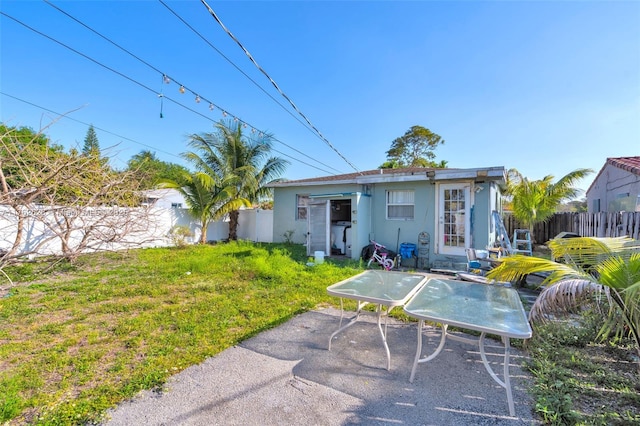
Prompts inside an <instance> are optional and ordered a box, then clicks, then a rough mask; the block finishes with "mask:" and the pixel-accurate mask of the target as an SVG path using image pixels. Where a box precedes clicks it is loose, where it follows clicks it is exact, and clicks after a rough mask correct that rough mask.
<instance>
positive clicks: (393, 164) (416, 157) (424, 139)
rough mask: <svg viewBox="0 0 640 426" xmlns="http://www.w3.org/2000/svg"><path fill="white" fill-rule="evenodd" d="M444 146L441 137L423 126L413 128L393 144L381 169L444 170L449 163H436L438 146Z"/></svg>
mask: <svg viewBox="0 0 640 426" xmlns="http://www.w3.org/2000/svg"><path fill="white" fill-rule="evenodd" d="M442 144H444V140H443V139H442V137H440V135H437V134H435V133H433V132H432V131H431V130H429V129H427V128H425V127H422V126H412V127H411V128H410V129H409V130H407V131H406V132H405V134H404V135H402V136H401V137H399V138H396V139H394V140H393V142H391V148H390V149H389V150H388V151H387V161H386V162H384V163H383V164H382V165H381V166H380V168H392V169H395V168H402V167H435V168H444V167H446V164H447V162H446V161H441V162H439V163H438V162H436V161H435V158H436V155H435V153H434V151H435V149H436V148H437V147H438V145H442Z"/></svg>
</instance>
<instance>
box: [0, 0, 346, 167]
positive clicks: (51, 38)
mask: <svg viewBox="0 0 640 426" xmlns="http://www.w3.org/2000/svg"><path fill="white" fill-rule="evenodd" d="M160 2H162V0H160ZM47 4H48V5H50V6H52V7H54V8H55V9H57V10H58V11H60V12H62V13H64V14H65V15H67V16H69V17H70V18H72V19H74V20H75V21H77V22H78V23H80V24H82V25H83V26H85V27H86V28H87V29H89V30H90V31H92V32H94V33H95V34H98V35H99V36H100V37H102V38H103V39H105V40H107V41H108V42H110V43H111V44H113V45H115V46H116V47H118V48H119V49H121V50H123V51H124V52H126V53H128V54H129V55H131V56H133V57H134V58H135V59H137V60H138V61H140V62H142V63H143V64H145V65H147V66H148V67H150V68H152V69H153V70H155V71H157V72H158V73H159V74H160V75H161V76H162V82H163V83H165V82H166V81H167V80H165V78H164V77H166V74H165V73H163V72H161V71H160V70H159V69H157V68H155V67H153V66H152V65H150V64H149V63H147V62H145V61H143V60H142V59H140V58H139V57H137V56H136V55H134V54H132V53H131V52H129V51H128V50H126V49H124V48H122V47H121V46H119V45H117V44H116V43H114V42H113V41H112V40H110V39H108V38H106V37H105V36H103V35H101V34H100V33H98V32H96V31H95V30H93V29H91V28H89V27H87V26H86V25H85V24H83V23H81V22H80V21H78V20H77V19H75V18H73V17H72V16H70V15H68V14H67V13H66V12H64V11H62V10H61V9H59V8H58V7H56V6H55V5H52V4H51V3H49V2H47ZM2 15H3V16H6V17H7V18H9V19H12V20H14V21H15V22H17V23H18V24H20V25H22V26H24V27H26V28H27V29H29V30H31V31H33V32H35V33H37V34H39V35H41V36H43V37H45V38H48V39H49V40H51V41H53V42H55V43H57V44H59V45H61V46H62V47H64V48H66V49H69V50H70V51H72V52H74V53H76V54H78V55H80V56H82V57H84V58H85V59H87V60H89V61H91V62H93V63H95V64H96V65H99V66H101V67H103V68H105V69H107V70H108V71H111V72H113V73H115V74H117V75H119V76H120V77H123V78H124V79H126V80H129V81H130V82H132V83H134V84H136V85H138V86H140V87H142V88H144V89H146V90H148V91H150V92H152V93H154V94H156V95H158V93H157V92H156V91H155V90H153V89H151V88H150V87H148V86H146V85H144V84H143V83H141V82H140V81H137V80H135V79H133V78H131V77H129V76H128V75H126V74H124V73H122V72H120V71H118V70H116V69H114V68H111V67H108V66H107V65H105V64H103V63H101V62H99V61H97V60H95V59H93V58H91V57H90V56H87V55H86V54H84V53H82V52H79V51H78V50H75V49H73V48H71V47H69V46H68V45H66V44H64V43H62V42H61V41H59V40H56V39H55V38H53V37H51V36H48V35H46V34H44V33H42V32H40V31H38V30H36V29H34V28H32V27H30V26H28V25H26V24H25V23H24V22H21V21H20V20H18V19H16V18H14V17H12V16H10V15H7V14H6V13H2ZM167 79H168V77H167ZM170 82H171V80H170V79H169V80H168V83H170ZM168 83H167V84H168ZM179 91H180V93H185V92H186V89H185V87H184V86H183V85H180V88H179ZM190 91H191V90H190ZM0 93H2V92H0ZM161 93H162V92H161ZM2 94H3V95H6V94H4V93H2ZM7 96H8V95H7ZM158 97H160V101H161V111H160V114H161V117H162V103H163V102H162V101H163V100H164V99H165V98H166V99H167V100H168V101H170V102H173V103H175V104H177V105H179V106H181V107H182V108H185V109H187V110H188V111H191V112H192V113H194V114H199V115H201V116H203V117H205V116H204V115H202V114H200V113H198V112H197V111H195V110H193V109H191V108H189V107H187V106H185V105H183V104H181V103H179V102H177V101H176V100H174V99H171V98H170V97H167V96H164V95H162V96H158ZM205 100H206V99H205ZM206 101H207V102H209V101H208V100H206ZM218 108H220V107H218ZM58 115H61V114H58ZM223 115H224V116H225V117H226V116H227V115H228V114H227V112H226V111H224V110H223ZM205 118H207V117H205ZM215 125H216V124H214V126H215ZM256 131H257V130H256ZM274 140H276V141H277V142H279V143H282V144H283V145H285V146H286V147H288V148H290V149H292V150H294V151H296V152H298V153H300V154H302V155H304V156H305V157H307V158H310V159H312V160H314V161H317V160H316V159H313V158H312V157H310V156H309V155H307V154H305V153H304V152H302V151H300V150H298V149H296V148H295V147H292V146H290V145H287V144H286V143H284V142H282V141H280V140H278V139H276V138H274ZM274 151H275V152H278V153H279V154H282V155H284V156H287V157H289V158H292V159H293V160H296V161H299V162H302V163H304V162H303V161H301V160H299V159H297V158H294V157H292V156H290V155H288V154H286V153H282V152H280V151H277V150H274ZM304 164H307V165H309V166H310V167H313V168H315V169H318V170H321V171H323V172H325V173H331V172H328V171H326V170H323V169H320V168H318V167H316V166H314V165H311V164H308V163H304ZM320 164H322V165H323V166H326V167H328V168H331V169H333V170H336V171H338V170H337V169H334V168H333V167H331V166H328V165H326V164H323V163H320Z"/></svg>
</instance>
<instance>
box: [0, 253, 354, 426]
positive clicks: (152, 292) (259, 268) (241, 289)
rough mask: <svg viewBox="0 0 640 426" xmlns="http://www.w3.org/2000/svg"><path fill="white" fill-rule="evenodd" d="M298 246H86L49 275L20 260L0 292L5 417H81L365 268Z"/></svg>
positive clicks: (310, 303) (305, 304)
mask: <svg viewBox="0 0 640 426" xmlns="http://www.w3.org/2000/svg"><path fill="white" fill-rule="evenodd" d="M303 250H304V248H303V247H301V246H294V245H290V246H286V245H275V244H268V245H260V244H252V243H243V242H240V243H230V244H220V245H215V246H210V245H207V246H190V247H186V248H183V249H175V248H162V249H146V250H134V251H130V252H128V253H115V254H114V253H110V254H96V255H91V256H85V257H83V258H82V259H80V261H79V262H78V264H77V265H75V267H73V268H69V267H67V268H65V269H66V270H65V271H63V272H60V271H58V272H53V273H49V274H48V275H47V276H46V277H45V278H42V277H40V276H39V275H37V274H36V273H35V271H34V269H35V268H36V266H34V265H24V266H22V267H20V268H13V269H11V268H7V269H8V270H7V271H6V272H7V273H8V274H9V275H10V276H12V279H13V280H14V281H22V282H21V283H20V282H17V284H18V285H16V286H15V287H13V288H12V289H11V290H10V292H9V293H8V294H5V296H4V297H3V298H1V299H0V321H1V322H0V422H9V423H10V424H70V423H75V424H83V423H87V422H94V421H98V420H99V418H100V417H99V416H100V414H101V413H102V412H103V411H104V410H106V409H107V408H109V407H112V406H114V405H115V404H116V403H117V402H119V401H122V400H123V399H125V398H129V397H131V396H133V395H135V394H136V393H137V392H138V391H140V390H142V389H150V388H153V387H155V386H158V385H160V384H162V383H163V382H164V381H165V380H166V379H167V378H168V377H169V376H170V375H172V374H175V373H176V372H178V371H180V370H182V369H184V368H186V367H188V366H190V365H193V364H197V363H200V362H202V361H203V360H205V359H206V358H207V357H210V356H213V355H215V354H217V353H219V352H221V351H223V350H224V349H226V348H228V347H230V346H232V345H234V344H236V343H238V342H240V341H242V340H244V339H247V338H248V337H250V336H252V335H255V334H256V333H259V332H260V331H262V330H265V329H267V328H270V327H273V326H275V325H278V324H280V323H282V322H285V321H287V320H288V319H289V318H291V317H292V316H293V315H295V314H297V313H300V312H304V311H306V310H309V309H312V308H314V307H316V306H318V305H319V304H322V303H332V302H335V300H332V299H333V298H332V297H330V296H328V295H327V293H326V287H327V286H328V285H330V284H332V283H334V282H337V281H339V280H341V279H344V278H347V277H349V276H351V275H354V274H355V273H357V272H359V270H360V268H361V267H360V265H359V264H358V263H357V262H353V261H349V262H343V263H341V264H335V263H332V262H331V261H329V260H328V261H327V262H325V263H324V264H322V265H316V266H313V267H310V266H307V265H306V262H307V258H306V256H305V253H304V251H303Z"/></svg>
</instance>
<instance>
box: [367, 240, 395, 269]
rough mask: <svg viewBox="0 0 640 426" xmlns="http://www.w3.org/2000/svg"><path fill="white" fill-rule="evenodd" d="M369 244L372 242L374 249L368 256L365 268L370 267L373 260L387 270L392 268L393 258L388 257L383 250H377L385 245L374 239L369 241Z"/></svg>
mask: <svg viewBox="0 0 640 426" xmlns="http://www.w3.org/2000/svg"><path fill="white" fill-rule="evenodd" d="M371 244H373V247H374V250H373V254H372V255H371V257H370V258H369V262H367V268H369V267H371V263H373V261H376V262H377V263H378V264H380V266H382V267H383V268H384V269H386V270H387V271H390V270H391V269H393V259H389V258H388V257H387V253H383V252H381V253H378V251H379V250H381V249H383V248H385V247H384V246H383V245H382V244H378V243H376V242H375V241H371Z"/></svg>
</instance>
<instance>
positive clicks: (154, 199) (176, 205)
mask: <svg viewBox="0 0 640 426" xmlns="http://www.w3.org/2000/svg"><path fill="white" fill-rule="evenodd" d="M142 204H143V205H145V206H149V207H156V208H159V209H186V208H187V203H186V202H185V200H184V196H183V195H182V194H181V193H180V191H178V190H176V189H173V188H166V189H149V190H147V191H144V196H143V202H142Z"/></svg>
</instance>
